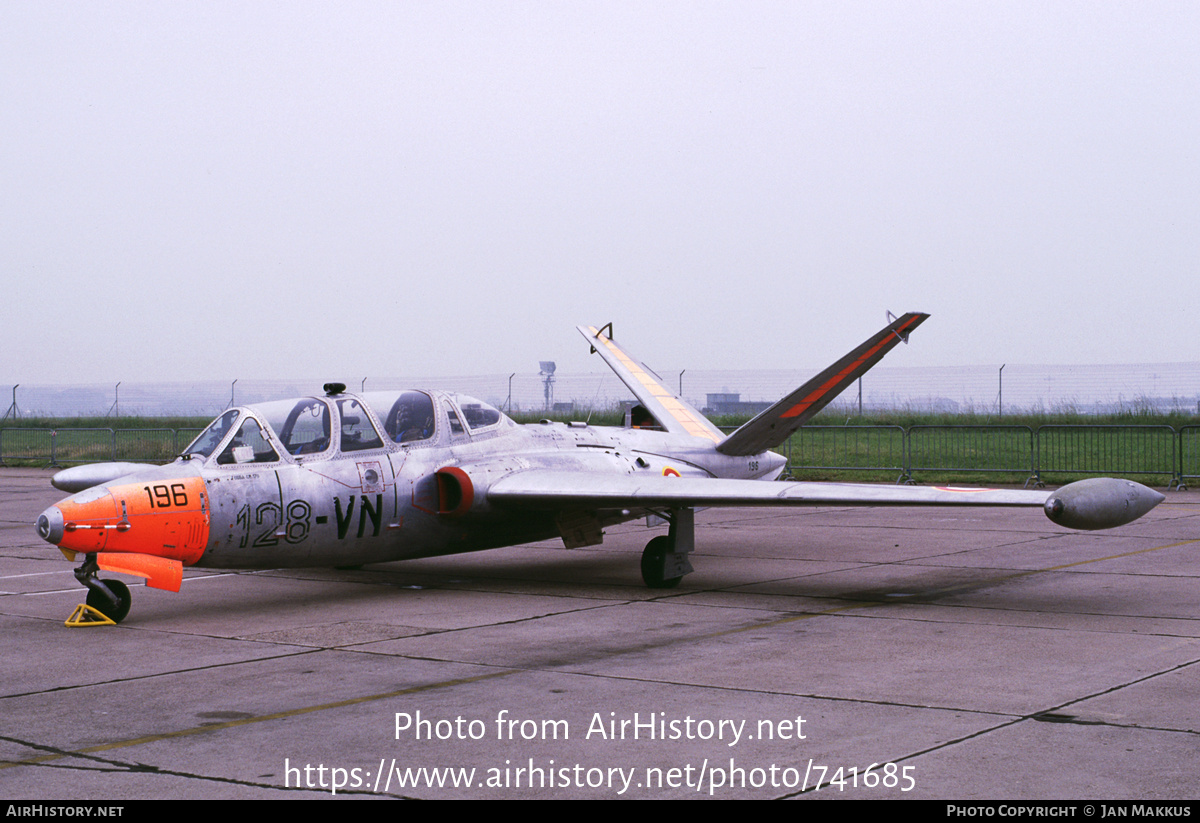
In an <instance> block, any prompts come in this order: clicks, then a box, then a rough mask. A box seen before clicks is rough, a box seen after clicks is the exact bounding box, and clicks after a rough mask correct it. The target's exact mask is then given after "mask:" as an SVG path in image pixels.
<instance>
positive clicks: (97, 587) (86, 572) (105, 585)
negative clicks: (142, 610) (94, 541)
mask: <svg viewBox="0 0 1200 823" xmlns="http://www.w3.org/2000/svg"><path fill="white" fill-rule="evenodd" d="M99 570H100V567H99V566H97V565H96V555H94V554H89V555H88V556H87V560H85V561H84V564H83V565H82V566H80V567H79V568H78V569H76V570H75V579H76V580H78V581H79V582H80V583H82V584H83V585H84V586H87V590H88V593H87V605H88V607H89V608H91V609H95V610H96V611H98V612H100V614H102V615H104V616H105V617H107V618H108V619H109V620H111V621H112V622H114V623H120V622H121V621H122V620H124V619H125V617H126V615H128V614H129V607H130V605H132V603H133V597H132V596H131V595H130V594H129V587H128V586H126V585H125V584H124V583H122V582H121V581H120V580H111V579H110V580H101V579H100V578H99V577H98V576H97V572H98V571H99Z"/></svg>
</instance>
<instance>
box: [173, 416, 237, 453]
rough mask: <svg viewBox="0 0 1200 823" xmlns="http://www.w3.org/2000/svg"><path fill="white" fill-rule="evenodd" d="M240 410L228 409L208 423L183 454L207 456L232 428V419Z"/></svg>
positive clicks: (235, 417)
mask: <svg viewBox="0 0 1200 823" xmlns="http://www.w3.org/2000/svg"><path fill="white" fill-rule="evenodd" d="M238 414H240V412H239V411H238V410H237V409H230V410H229V411H227V412H225V413H224V414H222V415H221V416H220V417H218V418H217V419H216V420H214V421H213V422H211V423H209V424H208V428H207V429H205V430H204V431H202V432H200V436H199V437H197V438H196V439H195V440H193V441H192V442H191V445H189V446H188V447H187V448H186V449H184V450H183V453H184V454H191V455H196V456H198V457H208V456H209V455H211V454H212V453H213V452H214V451H215V450H216V448H217V446H219V445H221V441H222V440H224V439H225V435H227V434H229V430H230V429H231V428H233V421H235V420H237V417H238Z"/></svg>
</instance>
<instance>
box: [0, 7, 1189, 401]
mask: <svg viewBox="0 0 1200 823" xmlns="http://www.w3.org/2000/svg"><path fill="white" fill-rule="evenodd" d="M1198 42H1200V4H1196V3H1193V2H1179V3H1163V2H1136V3H1132V2H1131V3H1105V2H1090V1H1089V2H1078V3H1046V2H1036V3H1034V2H1031V3H1024V2H1011V3H1004V2H993V3H977V2H962V3H952V2H945V1H944V0H940V1H939V2H929V3H921V2H871V3H847V2H843V0H838V1H837V2H828V3H824V2H779V3H765V2H759V3H754V2H744V0H739V2H721V3H705V2H684V3H653V2H638V3H616V2H604V3H593V2H586V3H585V2H579V3H570V2H529V3H503V2H492V1H489V2H466V3H453V2H429V3H414V2H360V3H354V2H338V3H329V2H321V3H308V2H295V0H289V2H282V3H266V2H209V1H207V0H206V2H194V3H189V2H170V3H164V2H147V3H132V2H124V3H122V2H88V3H80V2H74V0H72V2H65V3H62V2H47V0H37V2H26V0H5V2H3V3H2V4H0V107H2V108H0V111H2V112H3V118H4V130H3V139H2V140H0V267H2V268H0V270H2V271H3V275H4V282H5V288H4V291H3V292H2V294H3V296H4V299H3V307H4V310H3V315H2V317H0V383H3V384H9V383H48V382H75V381H88V382H93V381H95V382H105V381H114V382H115V381H117V380H129V381H135V380H158V379H191V378H196V379H201V378H214V379H232V378H237V377H241V378H264V377H307V376H314V377H316V378H318V379H334V378H338V377H341V378H344V379H347V380H348V382H357V381H358V380H359V379H361V378H362V377H363V376H403V375H407V374H421V375H427V374H443V373H444V374H456V375H457V374H483V373H493V372H496V373H508V372H512V371H518V372H520V371H536V370H537V361H538V360H541V359H555V360H557V361H558V363H559V370H560V372H563V371H590V370H603V368H604V367H603V364H602V363H601V362H600V361H599V359H598V358H596V357H594V356H593V357H590V358H589V357H588V355H587V346H586V344H585V343H584V342H583V341H582V339H580V338H579V337H578V336H577V334H576V332H575V331H574V329H573V327H574V326H575V325H576V324H580V323H590V324H596V325H599V324H603V323H606V322H608V321H613V322H614V323H615V328H616V335H617V338H618V340H621V341H623V342H625V343H626V344H627V345H628V346H629V347H630V348H631V349H632V350H633V351H634V352H635V353H637V354H638V355H640V356H641V357H642V358H644V359H645V360H646V361H647V362H648V363H649V364H650V365H651V366H654V367H655V368H658V369H661V370H663V371H669V370H672V369H674V370H678V369H681V368H692V369H705V368H756V367H763V368H790V367H800V366H823V365H825V364H826V363H827V362H830V361H832V360H833V359H835V358H836V357H837V356H840V355H841V354H842V353H843V352H844V351H845V350H847V349H848V348H850V347H852V346H853V345H855V344H857V343H858V342H860V341H861V339H863V338H865V337H866V336H867V335H868V334H870V333H871V332H873V331H875V330H876V329H878V328H879V327H881V326H882V325H883V323H884V320H885V311H886V310H888V309H890V310H892V311H894V312H897V313H900V312H904V311H907V310H920V311H927V312H930V313H932V314H933V317H932V318H931V319H930V320H929V321H928V322H927V323H926V324H925V325H924V326H922V327H921V329H920V330H919V331H918V332H916V333H915V334H914V338H913V342H914V345H912V346H910V347H908V348H905V349H901V350H899V351H897V352H895V353H894V354H893V355H891V358H890V359H889V363H891V364H892V365H897V366H935V365H956V364H999V363H1003V362H1009V363H1128V362H1162V361H1185V360H1197V359H1200V355H1198V354H1197V352H1196V336H1195V331H1196V321H1197V312H1198V308H1197V307H1198V304H1200V271H1198V262H1197V261H1200V219H1198V218H1200V154H1198V153H1200V47H1198V46H1197V43H1198ZM918 344H919V345H918Z"/></svg>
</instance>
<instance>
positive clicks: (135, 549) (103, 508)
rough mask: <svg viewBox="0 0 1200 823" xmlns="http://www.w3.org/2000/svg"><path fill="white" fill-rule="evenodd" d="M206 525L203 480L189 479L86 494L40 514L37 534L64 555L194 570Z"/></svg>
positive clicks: (100, 488) (104, 488)
mask: <svg viewBox="0 0 1200 823" xmlns="http://www.w3.org/2000/svg"><path fill="white" fill-rule="evenodd" d="M208 523H209V506H208V494H207V488H206V487H205V485H204V480H203V479H201V478H199V477H187V478H182V479H177V480H176V479H168V480H165V481H155V480H150V481H146V482H139V483H128V484H122V485H119V486H111V487H108V486H97V487H95V488H91V489H88V490H87V491H83V492H80V493H79V494H77V495H74V496H73V497H68V498H67V499H66V500H63V501H62V502H60V503H59V504H58V505H56V506H51V507H50V508H48V509H46V511H44V512H42V514H41V515H40V516H39V517H38V520H37V530H38V534H39V535H40V536H41V537H42V539H43V540H46V541H47V542H50V543H54V544H55V545H56V546H58V547H59V548H62V549H69V550H71V551H76V552H83V553H88V554H90V553H92V552H129V553H134V554H146V555H152V556H156V557H165V558H169V559H172V560H179V561H182V562H183V563H184V564H185V565H191V564H192V563H195V562H196V561H197V560H199V559H200V556H201V555H203V554H204V546H205V543H206V542H207V541H208Z"/></svg>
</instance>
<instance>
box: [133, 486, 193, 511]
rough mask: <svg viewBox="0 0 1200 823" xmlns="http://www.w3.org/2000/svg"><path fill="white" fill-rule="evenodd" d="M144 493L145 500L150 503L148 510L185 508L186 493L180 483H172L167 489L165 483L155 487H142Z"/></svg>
mask: <svg viewBox="0 0 1200 823" xmlns="http://www.w3.org/2000/svg"><path fill="white" fill-rule="evenodd" d="M142 489H143V491H145V492H146V499H147V500H148V501H150V508H152V509H163V508H167V507H169V506H186V505H187V502H188V499H187V491H186V490H185V489H184V485H183V484H182V483H172V484H171V485H170V486H169V487H168V486H167V484H165V483H160V484H159V485H157V486H142Z"/></svg>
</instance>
